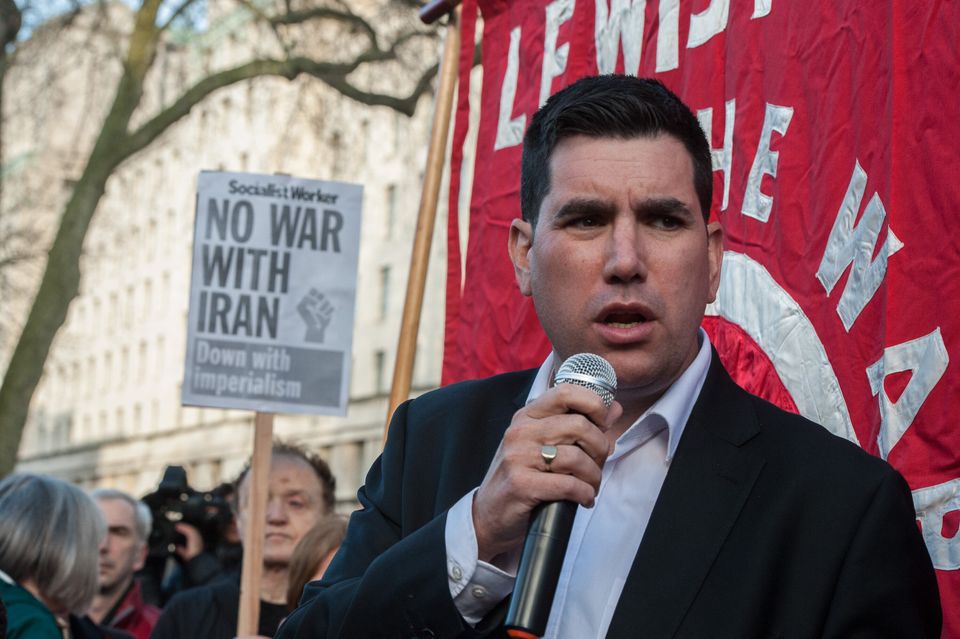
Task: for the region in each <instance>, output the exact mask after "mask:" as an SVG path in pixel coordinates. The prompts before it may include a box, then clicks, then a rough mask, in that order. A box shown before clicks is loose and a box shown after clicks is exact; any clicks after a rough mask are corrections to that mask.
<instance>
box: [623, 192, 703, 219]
mask: <svg viewBox="0 0 960 639" xmlns="http://www.w3.org/2000/svg"><path fill="white" fill-rule="evenodd" d="M633 210H634V211H635V212H636V213H641V214H644V215H667V214H676V213H682V214H685V215H689V216H691V217H692V216H693V211H691V210H690V207H689V206H687V204H686V203H685V202H683V201H682V200H678V199H677V198H675V197H670V196H664V197H647V198H643V199H642V200H639V201H637V202H634V204H633Z"/></svg>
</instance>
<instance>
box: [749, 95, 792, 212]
mask: <svg viewBox="0 0 960 639" xmlns="http://www.w3.org/2000/svg"><path fill="white" fill-rule="evenodd" d="M792 118H793V107H785V106H777V105H776V104H767V108H766V112H765V113H764V115H763V129H762V130H761V132H760V142H759V143H758V144H757V154H756V156H754V158H753V166H752V167H751V168H750V175H749V176H748V177H747V189H746V191H745V192H744V194H743V207H742V209H741V213H743V214H744V215H747V216H749V217H752V218H754V219H757V220H760V221H761V222H766V221H767V220H769V219H770V211H771V209H772V208H773V198H772V197H770V196H769V195H766V194H764V193H763V192H762V191H761V190H760V184H761V183H762V182H763V176H764V175H769V176H770V177H772V178H775V177H777V162H778V161H779V160H780V152H779V151H773V150H771V149H770V140H771V138H772V137H773V132H774V131H776V132H777V133H779V134H780V135H781V136H783V135H786V134H787V127H789V126H790V120H791V119H792Z"/></svg>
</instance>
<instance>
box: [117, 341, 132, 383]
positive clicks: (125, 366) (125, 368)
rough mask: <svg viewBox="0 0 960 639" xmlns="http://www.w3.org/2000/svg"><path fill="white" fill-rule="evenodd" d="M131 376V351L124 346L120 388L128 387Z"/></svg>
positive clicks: (118, 381)
mask: <svg viewBox="0 0 960 639" xmlns="http://www.w3.org/2000/svg"><path fill="white" fill-rule="evenodd" d="M129 375H130V349H129V348H128V347H126V346H124V347H123V348H122V349H121V350H120V379H118V380H117V385H118V386H121V387H123V386H126V385H127V379H128V377H129Z"/></svg>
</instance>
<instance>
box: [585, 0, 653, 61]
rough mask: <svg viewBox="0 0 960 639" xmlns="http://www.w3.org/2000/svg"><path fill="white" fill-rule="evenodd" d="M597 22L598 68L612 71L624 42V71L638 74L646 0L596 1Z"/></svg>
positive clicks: (595, 30)
mask: <svg viewBox="0 0 960 639" xmlns="http://www.w3.org/2000/svg"><path fill="white" fill-rule="evenodd" d="M596 6H597V12H596V18H595V20H596V22H594V36H595V44H596V46H597V70H598V71H599V72H600V73H613V72H614V70H615V69H616V66H617V53H618V52H619V45H620V43H621V41H622V42H623V70H624V73H627V74H629V75H636V74H637V72H638V71H639V70H640V52H641V49H642V47H643V14H644V11H645V10H646V6H647V2H646V0H611V1H610V8H609V12H608V10H607V0H597V5H596Z"/></svg>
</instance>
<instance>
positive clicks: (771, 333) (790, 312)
mask: <svg viewBox="0 0 960 639" xmlns="http://www.w3.org/2000/svg"><path fill="white" fill-rule="evenodd" d="M707 315H715V316H719V317H722V318H724V319H726V320H727V321H729V322H731V323H733V324H736V325H737V326H739V327H740V328H742V329H743V330H744V331H745V332H746V333H747V335H749V336H750V337H751V338H752V339H753V341H754V342H755V343H756V344H757V346H759V347H760V349H761V350H762V351H763V352H764V353H765V354H766V356H767V357H768V358H769V359H770V362H771V363H772V364H773V367H774V368H775V369H776V371H777V376H778V377H779V378H780V381H781V382H783V386H784V388H786V389H787V392H788V393H790V396H791V397H792V398H793V401H794V402H795V403H796V405H797V409H798V410H799V411H800V414H801V415H803V416H804V417H807V418H808V419H812V420H813V421H815V422H819V423H820V424H823V426H824V427H826V428H827V430H829V431H830V432H832V433H833V434H834V435H839V436H840V437H844V438H846V439H849V440H850V441H852V442H854V443H856V444H859V441H858V440H857V436H856V434H855V433H854V431H853V423H852V422H851V421H850V413H849V412H848V410H847V403H846V400H844V398H843V393H842V392H841V391H840V382H839V381H837V376H836V373H834V372H833V367H832V366H831V365H830V360H829V359H828V358H827V352H826V350H825V349H824V347H823V342H821V341H820V338H819V337H818V336H817V331H816V329H815V328H814V327H813V324H812V323H811V322H810V320H809V319H808V318H807V316H806V315H805V314H804V312H803V309H802V308H800V305H799V304H798V303H797V302H796V301H795V300H794V299H793V298H792V297H790V294H789V293H788V292H787V291H786V290H784V289H783V288H782V287H781V286H780V285H779V284H777V282H776V280H774V279H773V277H772V276H771V275H770V273H769V272H767V269H766V268H764V266H763V265H762V264H760V263H759V262H757V261H755V260H753V259H751V258H750V257H748V256H746V255H744V254H742V253H735V252H733V251H724V253H723V267H722V268H721V269H720V289H719V291H717V300H716V301H715V302H714V303H712V304H710V305H709V306H708V307H707Z"/></svg>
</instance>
